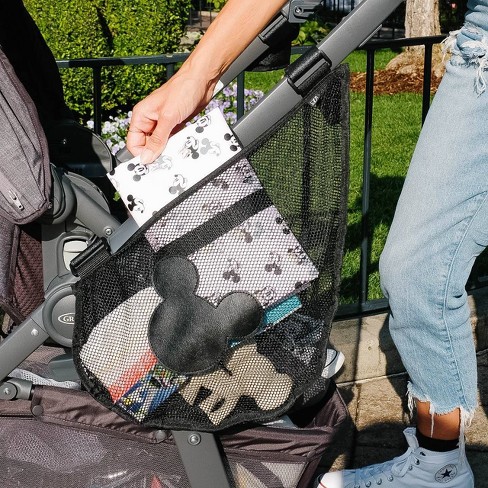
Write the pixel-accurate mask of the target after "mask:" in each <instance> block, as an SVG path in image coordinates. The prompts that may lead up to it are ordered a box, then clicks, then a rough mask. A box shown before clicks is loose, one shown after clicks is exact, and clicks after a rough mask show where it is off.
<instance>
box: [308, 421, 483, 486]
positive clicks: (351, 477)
mask: <svg viewBox="0 0 488 488" xmlns="http://www.w3.org/2000/svg"><path fill="white" fill-rule="evenodd" d="M403 433H404V435H405V437H406V438H407V442H408V445H409V448H408V449H407V452H406V453H405V454H403V455H402V456H399V457H396V458H395V459H393V460H391V461H387V462H386V463H382V464H374V465H372V466H367V467H366V468H362V469H351V470H345V471H336V472H334V473H327V474H325V475H323V476H322V477H320V478H319V479H318V480H317V481H318V484H317V487H318V488H370V487H372V488H373V487H374V488H378V485H382V487H381V488H441V487H446V488H474V478H473V472H472V471H471V468H470V466H469V464H468V461H467V459H466V458H465V455H464V454H461V453H460V451H459V448H458V449H455V450H453V451H449V452H434V451H429V450H427V449H423V448H421V447H419V443H418V441H417V437H416V436H415V428H413V427H409V428H407V429H405V431H404V432H403Z"/></svg>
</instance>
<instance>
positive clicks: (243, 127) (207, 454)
mask: <svg viewBox="0 0 488 488" xmlns="http://www.w3.org/2000/svg"><path fill="white" fill-rule="evenodd" d="M401 2H402V0H363V2H361V3H360V4H359V5H358V6H357V7H356V8H355V9H354V10H353V11H352V12H351V13H350V14H349V15H347V16H346V17H344V19H343V20H342V21H341V23H340V24H338V25H337V26H336V27H335V28H334V29H333V30H332V31H331V32H330V34H329V35H328V36H327V37H326V38H325V39H324V40H323V41H322V42H321V43H320V44H318V45H317V46H314V47H312V48H311V49H310V50H309V51H308V52H307V53H305V54H304V55H303V56H301V57H300V58H299V59H298V60H297V61H296V62H295V63H293V64H291V65H290V66H289V67H288V68H287V69H286V76H285V77H284V78H283V80H282V81H281V82H280V83H279V84H278V85H277V86H276V87H275V88H274V89H272V90H271V91H270V92H269V93H268V94H267V95H266V96H265V97H264V98H263V99H262V100H261V101H260V102H259V103H258V104H257V105H256V106H255V107H254V108H253V109H252V110H251V111H249V112H248V113H247V114H246V115H245V116H244V117H243V118H241V119H240V120H239V121H238V122H237V123H236V124H235V126H234V127H233V131H234V132H235V134H236V136H237V138H238V139H239V140H240V142H241V143H242V145H243V146H247V145H249V144H251V143H252V142H253V141H255V140H256V139H257V138H258V137H259V136H260V135H261V134H262V133H263V132H265V131H266V130H268V129H269V128H271V127H272V126H273V125H274V124H275V123H276V122H277V121H279V120H280V119H281V118H282V117H283V116H284V115H285V114H286V113H288V112H289V111H290V110H292V109H293V108H294V107H295V106H296V105H297V104H298V103H299V102H300V101H301V100H302V99H303V98H304V96H305V95H306V94H307V92H308V91H309V89H310V88H311V87H313V86H314V84H315V83H316V82H317V81H318V80H319V79H321V78H322V77H323V76H324V75H325V74H327V73H328V72H329V71H330V70H332V69H334V68H335V67H336V66H338V65H339V63H341V62H342V61H343V59H344V58H345V57H346V56H347V55H348V54H349V53H350V52H352V51H353V50H354V49H356V48H357V47H358V46H361V45H362V44H364V43H365V42H367V41H368V40H369V39H370V38H371V37H372V36H373V35H374V34H375V33H376V32H377V30H378V29H379V28H380V27H381V22H382V21H383V20H384V19H385V18H386V17H387V16H388V15H390V13H392V12H393V11H394V10H395V9H396V8H397V7H398V5H400V3H401ZM319 3H321V2H320V1H319V2H317V1H313V0H308V1H307V0H291V2H290V3H289V4H287V5H286V6H285V7H284V8H283V10H282V11H281V13H280V14H279V15H278V17H277V18H276V19H275V20H274V21H273V22H272V23H271V24H270V26H269V27H268V28H267V29H266V30H265V31H263V33H262V34H261V35H260V36H259V37H258V38H256V39H255V41H253V43H252V44H251V45H250V46H249V47H248V48H247V49H246V50H245V51H244V53H243V54H242V55H241V56H240V57H239V58H238V59H237V60H236V61H235V62H234V64H233V65H232V66H231V67H230V68H229V70H228V71H227V72H226V73H225V74H224V76H223V78H222V79H221V84H220V86H222V87H223V86H225V85H226V84H228V83H229V82H230V81H231V80H233V79H234V78H235V76H236V75H237V74H238V73H239V72H241V71H242V70H244V69H245V68H246V67H247V66H249V64H250V63H251V62H252V61H254V60H255V59H257V58H258V57H259V56H260V55H262V54H263V53H265V52H266V50H267V49H268V46H269V39H268V36H269V35H271V34H270V33H272V32H274V31H275V30H276V29H275V28H276V27H277V26H280V25H282V24H283V23H284V22H287V21H288V19H290V20H291V21H295V22H297V21H302V20H304V17H306V15H307V14H308V13H309V12H311V11H313V10H314V8H315V7H316V6H317V5H318V4H319ZM130 157H131V155H130V154H129V153H128V151H122V152H121V153H119V154H118V155H117V158H118V159H120V160H121V161H124V160H127V159H129V158H130ZM59 180H60V182H61V183H60V188H58V190H59V191H61V192H62V193H64V195H65V197H66V199H67V201H68V203H67V208H69V209H75V210H74V212H75V215H74V219H73V220H74V222H75V223H76V224H77V225H76V228H75V229H74V230H73V229H71V230H70V231H69V232H67V231H66V229H65V226H64V223H63V218H60V219H59V221H56V222H54V223H50V224H45V225H44V224H43V226H42V228H43V230H42V236H43V237H42V240H43V242H42V251H43V256H45V257H46V259H44V284H45V300H44V302H43V304H42V305H40V306H39V307H38V308H37V309H36V310H34V311H33V312H32V313H31V314H30V316H29V317H28V318H27V319H26V320H25V321H24V322H23V323H22V324H20V325H19V326H17V327H16V329H15V330H14V331H13V332H12V333H11V334H10V335H9V336H8V337H7V338H6V339H5V340H3V341H2V342H1V343H0V399H2V400H15V399H30V398H31V396H32V389H33V385H32V383H30V382H28V381H24V380H21V379H17V378H9V377H8V375H9V374H10V372H11V371H12V370H13V369H15V368H16V367H17V366H18V365H19V364H21V363H22V361H24V360H25V359H26V358H27V357H28V356H29V355H30V354H32V353H33V352H34V351H35V350H36V349H38V348H39V347H40V346H41V345H42V344H43V343H44V342H45V341H46V340H47V339H52V340H54V341H55V342H57V343H58V344H60V345H61V346H65V347H70V345H71V339H70V331H71V329H72V324H69V323H68V324H67V325H66V324H65V323H64V324H63V323H59V321H58V320H57V317H60V316H63V315H64V316H70V314H71V315H72V316H74V313H73V312H74V296H73V291H72V286H73V285H74V284H75V283H76V281H77V280H78V278H77V276H75V275H74V274H73V273H72V272H70V271H68V270H67V269H66V266H65V265H64V264H63V262H62V259H61V258H60V257H59V256H60V254H62V253H60V252H59V250H60V249H62V246H63V243H65V242H66V241H67V240H72V239H74V238H79V239H80V240H82V241H86V242H87V243H88V242H90V241H91V240H92V237H93V236H96V237H99V238H104V239H103V241H102V240H101V241H100V242H103V243H105V244H102V245H101V246H99V248H98V250H99V251H100V252H101V253H102V254H103V253H104V252H106V251H107V249H109V250H110V252H115V251H116V250H118V249H119V248H120V247H121V246H122V245H123V244H124V243H125V242H126V241H127V240H128V239H129V238H130V237H131V236H132V235H133V234H134V232H135V231H136V230H137V225H136V224H135V222H134V220H133V219H131V218H129V219H128V220H126V221H125V222H124V223H123V224H120V223H119V221H118V220H117V219H115V218H114V217H113V216H112V215H111V213H110V210H109V209H108V207H107V205H105V204H104V202H103V199H100V195H99V194H98V193H97V190H96V188H93V185H90V184H89V183H87V182H86V181H84V180H85V179H84V178H81V177H78V176H77V175H74V174H63V175H61V177H60V178H59ZM55 191H56V187H55ZM105 246H106V247H105ZM53 255H56V256H58V259H56V260H55V261H54V262H53V260H52V259H49V258H50V257H52V256H53ZM89 257H90V259H93V253H92V252H90V256H89ZM83 259H84V256H83V253H81V254H80V255H79V257H78V258H77V259H76V260H77V261H78V262H80V261H82V260H83ZM52 372H53V376H54V378H55V379H72V378H73V377H74V376H75V375H76V373H75V370H74V367H73V365H72V361H71V359H70V357H69V355H66V357H62V358H60V360H57V361H55V362H54V363H53V364H52ZM172 434H173V438H174V440H175V443H176V444H177V446H178V450H179V453H180V456H181V458H182V461H183V464H184V467H185V470H186V474H187V476H188V478H189V481H190V483H191V486H194V487H199V488H211V487H222V488H226V487H229V488H230V486H232V483H231V482H230V481H229V479H228V476H227V472H228V471H227V470H226V468H225V461H224V459H223V456H222V453H221V449H220V447H219V445H218V442H217V440H216V438H215V436H214V435H213V434H210V433H202V432H190V431H172Z"/></svg>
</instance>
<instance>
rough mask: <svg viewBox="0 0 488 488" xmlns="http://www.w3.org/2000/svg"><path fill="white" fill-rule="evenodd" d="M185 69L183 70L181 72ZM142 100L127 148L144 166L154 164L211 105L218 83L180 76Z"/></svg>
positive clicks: (132, 122)
mask: <svg viewBox="0 0 488 488" xmlns="http://www.w3.org/2000/svg"><path fill="white" fill-rule="evenodd" d="M182 69H183V68H182ZM181 71H182V70H180V71H179V72H178V73H177V74H176V75H175V76H173V77H172V78H170V79H169V80H168V82H166V83H165V84H164V85H162V86H161V87H159V88H157V89H156V90H154V91H153V92H152V93H150V94H149V95H148V96H147V97H146V98H144V99H143V100H141V101H140V102H139V103H138V104H137V105H136V106H135V107H134V109H133V111H132V119H131V122H130V127H129V132H128V134H127V148H128V150H129V151H130V152H131V153H132V154H133V155H134V156H138V155H140V156H141V162H142V163H143V164H148V163H151V162H153V161H154V160H155V159H156V158H157V157H158V156H159V155H160V154H161V152H162V151H163V149H164V147H165V146H166V143H167V141H168V138H169V137H170V135H171V134H172V133H174V132H177V131H178V130H179V129H180V128H181V127H182V125H183V124H184V123H185V122H186V121H187V120H189V119H191V118H192V117H193V116H195V115H197V114H198V113H199V112H200V111H201V110H202V109H203V108H204V107H205V106H206V105H207V104H208V102H210V100H211V98H212V95H213V90H214V86H215V83H212V82H209V81H208V80H202V79H198V78H195V77H194V76H190V74H189V73H188V74H187V73H185V71H184V70H183V72H181Z"/></svg>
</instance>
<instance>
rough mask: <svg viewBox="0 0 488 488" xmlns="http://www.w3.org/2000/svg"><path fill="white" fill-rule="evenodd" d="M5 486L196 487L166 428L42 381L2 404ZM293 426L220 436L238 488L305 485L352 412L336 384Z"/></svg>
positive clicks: (0, 456) (0, 481) (1, 478)
mask: <svg viewBox="0 0 488 488" xmlns="http://www.w3.org/2000/svg"><path fill="white" fill-rule="evenodd" d="M0 407H1V410H0V463H1V466H2V469H1V470H0V486H2V488H13V487H25V488H27V487H29V488H30V487H36V488H65V487H69V488H117V487H123V488H191V484H190V482H189V480H188V478H187V475H186V474H185V468H184V466H183V464H182V461H181V459H180V456H179V454H178V450H177V448H176V445H175V444H174V441H173V438H172V435H171V433H170V432H169V431H164V430H158V429H148V428H145V427H141V426H137V425H135V424H133V423H132V422H127V421H125V420H124V419H122V418H120V417H119V416H118V415H116V414H115V413H113V412H110V411H109V410H107V409H105V408H104V407H103V406H101V405H100V404H98V403H97V402H96V401H95V400H93V399H92V398H91V397H90V396H89V395H88V394H87V393H86V392H80V391H73V390H66V389H61V388H52V387H37V388H36V390H35V393H34V397H33V399H32V401H27V400H18V401H16V402H3V403H2V404H0ZM291 418H292V420H293V421H294V422H295V424H294V425H293V426H292V427H287V428H276V427H273V426H271V427H270V426H261V425H254V426H250V427H246V428H244V429H241V430H234V431H232V432H224V433H222V434H221V435H220V442H221V444H222V446H223V450H224V453H225V458H226V460H227V463H228V468H229V470H230V472H231V473H232V478H233V480H234V485H233V486H235V487H236V488H250V487H252V488H308V487H309V486H310V482H311V480H312V477H313V474H314V472H315V470H316V468H317V465H318V462H319V460H320V458H321V456H322V454H323V453H324V451H325V450H326V449H327V448H328V447H329V446H330V445H331V444H332V442H333V439H334V436H335V434H336V433H337V431H338V429H339V428H340V426H341V425H342V423H343V422H344V420H345V419H346V418H347V408H346V406H345V404H344V402H343V401H342V399H341V397H340V396H339V394H338V393H337V391H336V390H335V389H334V388H331V389H330V392H329V394H328V395H327V397H325V398H323V399H322V400H321V401H320V402H318V403H317V404H316V405H314V406H313V407H310V408H309V409H307V410H305V411H301V412H299V413H298V414H297V415H293V414H291Z"/></svg>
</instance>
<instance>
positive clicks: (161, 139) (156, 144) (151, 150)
mask: <svg viewBox="0 0 488 488" xmlns="http://www.w3.org/2000/svg"><path fill="white" fill-rule="evenodd" d="M173 127H174V124H173V125H171V127H169V126H168V124H167V123H165V121H164V120H163V119H159V121H158V123H157V125H156V127H155V129H154V131H153V133H152V134H151V135H150V136H148V137H146V145H145V147H144V149H143V151H142V152H141V163H142V164H149V163H152V162H153V161H154V160H155V159H156V158H157V157H158V156H159V155H160V154H161V153H162V152H163V149H164V147H165V146H166V143H167V142H168V138H169V134H170V132H171V129H172V128H173Z"/></svg>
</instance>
